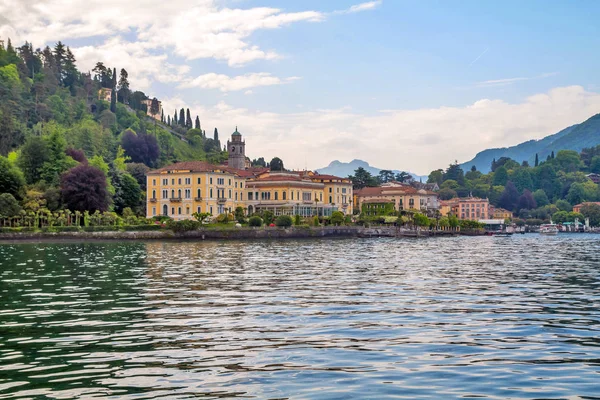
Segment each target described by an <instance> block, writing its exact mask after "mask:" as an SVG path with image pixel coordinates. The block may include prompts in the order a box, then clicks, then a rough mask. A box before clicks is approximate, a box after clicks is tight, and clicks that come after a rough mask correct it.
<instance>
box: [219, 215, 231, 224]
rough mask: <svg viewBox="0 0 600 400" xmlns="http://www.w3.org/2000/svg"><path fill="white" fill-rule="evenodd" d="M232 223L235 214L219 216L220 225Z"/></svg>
mask: <svg viewBox="0 0 600 400" xmlns="http://www.w3.org/2000/svg"><path fill="white" fill-rule="evenodd" d="M231 221H233V214H228V213H225V214H219V215H218V216H217V222H218V223H219V224H226V223H229V222H231Z"/></svg>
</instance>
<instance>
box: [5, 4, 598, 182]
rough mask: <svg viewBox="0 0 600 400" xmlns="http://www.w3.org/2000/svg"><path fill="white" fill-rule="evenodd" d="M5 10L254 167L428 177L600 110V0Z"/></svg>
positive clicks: (10, 30) (13, 23) (10, 24)
mask: <svg viewBox="0 0 600 400" xmlns="http://www.w3.org/2000/svg"><path fill="white" fill-rule="evenodd" d="M59 3H60V0H41V1H37V0H35V1H34V0H0V15H2V16H3V17H0V36H3V37H6V36H10V37H12V38H13V40H15V41H17V42H19V41H20V40H26V39H29V40H32V41H33V42H34V44H35V45H36V46H41V45H43V44H46V43H49V44H52V43H54V42H55V41H57V40H62V41H64V42H66V43H67V44H68V45H70V46H71V47H72V48H73V50H74V52H75V55H76V57H77V59H78V62H79V65H80V67H81V68H83V69H91V67H92V66H93V65H94V64H95V62H96V61H98V60H102V61H104V62H105V63H106V64H107V65H111V66H115V67H117V68H121V67H125V68H126V69H127V70H128V71H129V73H130V75H131V78H132V83H133V84H134V85H135V86H137V87H139V88H140V89H142V90H144V91H145V92H146V93H147V94H148V95H150V96H156V97H158V98H159V99H160V100H162V101H163V104H164V105H165V107H166V109H167V110H168V111H169V112H170V113H172V110H174V109H175V108H180V107H189V108H190V109H191V110H192V113H194V114H198V115H199V116H200V119H201V121H202V123H203V128H204V129H206V130H207V132H208V131H212V130H213V129H214V127H215V126H216V127H218V128H219V130H220V132H221V135H222V136H223V135H225V134H228V133H229V132H231V131H233V129H234V128H235V126H236V125H238V126H239V128H240V131H242V133H244V134H245V136H246V139H247V142H248V146H247V148H248V153H249V154H248V155H249V156H251V157H259V156H264V157H267V158H269V157H273V156H280V157H282V158H283V159H284V161H285V162H286V164H287V166H289V167H293V168H304V167H305V166H307V167H308V168H318V167H322V166H325V165H327V164H328V163H329V162H330V161H332V160H334V159H340V160H342V161H350V160H351V159H353V158H360V159H364V160H366V161H368V162H370V163H371V164H372V165H375V166H378V167H380V168H393V169H404V170H410V171H413V172H416V173H420V174H426V173H428V172H429V171H430V170H432V169H435V168H440V167H444V166H446V165H447V164H448V163H450V162H452V161H454V160H459V161H466V160H468V159H470V158H472V157H473V156H474V155H475V154H476V153H477V152H478V151H481V150H483V149H486V148H489V147H501V146H507V145H514V144H517V143H519V142H522V141H525V140H529V139H533V138H541V137H543V136H546V135H548V134H552V133H554V132H556V131H558V130H560V129H562V128H564V127H566V126H568V125H571V124H573V123H577V122H581V121H582V120H585V119H587V118H588V117H590V116H591V115H593V114H595V113H596V112H598V110H599V109H600V96H599V95H598V91H599V87H598V84H597V79H596V77H597V72H596V71H597V70H598V67H599V65H598V64H599V62H598V61H599V60H598V57H599V56H598V52H597V51H596V49H598V48H600V46H599V44H600V43H599V42H600V35H599V34H598V33H599V32H598V30H599V29H598V26H599V24H598V23H597V18H596V16H597V15H599V11H600V3H598V2H595V1H578V2H567V1H550V2H548V1H527V2H522V1H521V2H519V1H503V2H491V1H418V2H415V1H411V2H408V1H397V0H396V1H391V0H383V1H367V2H361V1H360V0H359V1H348V0H333V1H327V2H323V1H314V0H305V1H302V2H291V1H272V0H252V1H249V0H247V1H246V0H237V1H236V0H231V1H218V0H198V1H196V2H193V3H192V4H190V2H188V1H184V0H175V1H173V2H170V3H169V4H162V3H166V2H164V1H160V0H139V1H132V2H130V3H131V4H121V2H118V1H100V0H88V1H83V0H73V1H72V2H71V7H69V8H68V9H66V8H65V7H60V6H59V5H58V4H59Z"/></svg>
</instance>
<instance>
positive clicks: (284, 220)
mask: <svg viewBox="0 0 600 400" xmlns="http://www.w3.org/2000/svg"><path fill="white" fill-rule="evenodd" d="M275 225H276V226H279V227H281V228H288V227H290V226H292V217H290V216H289V215H280V216H279V217H277V219H276V220H275Z"/></svg>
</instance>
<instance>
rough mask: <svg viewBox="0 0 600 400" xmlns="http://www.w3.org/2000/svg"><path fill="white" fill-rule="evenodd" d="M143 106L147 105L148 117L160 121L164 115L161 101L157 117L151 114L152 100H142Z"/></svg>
mask: <svg viewBox="0 0 600 400" xmlns="http://www.w3.org/2000/svg"><path fill="white" fill-rule="evenodd" d="M142 104H144V105H146V115H148V116H149V117H152V118H154V119H156V120H158V121H160V117H161V115H162V113H163V108H162V103H161V102H160V101H158V112H157V113H156V115H152V113H151V112H150V109H151V108H152V99H146V100H142Z"/></svg>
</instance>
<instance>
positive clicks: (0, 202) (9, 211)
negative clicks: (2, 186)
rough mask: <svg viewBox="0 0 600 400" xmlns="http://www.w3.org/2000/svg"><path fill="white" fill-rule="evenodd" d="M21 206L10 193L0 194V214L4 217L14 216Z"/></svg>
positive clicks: (17, 213)
mask: <svg viewBox="0 0 600 400" xmlns="http://www.w3.org/2000/svg"><path fill="white" fill-rule="evenodd" d="M21 210H22V208H21V206H20V205H19V202H18V201H17V199H15V197H14V196H13V195H12V194H10V193H1V194H0V215H2V216H4V217H16V216H17V215H19V213H20V212H21Z"/></svg>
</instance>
